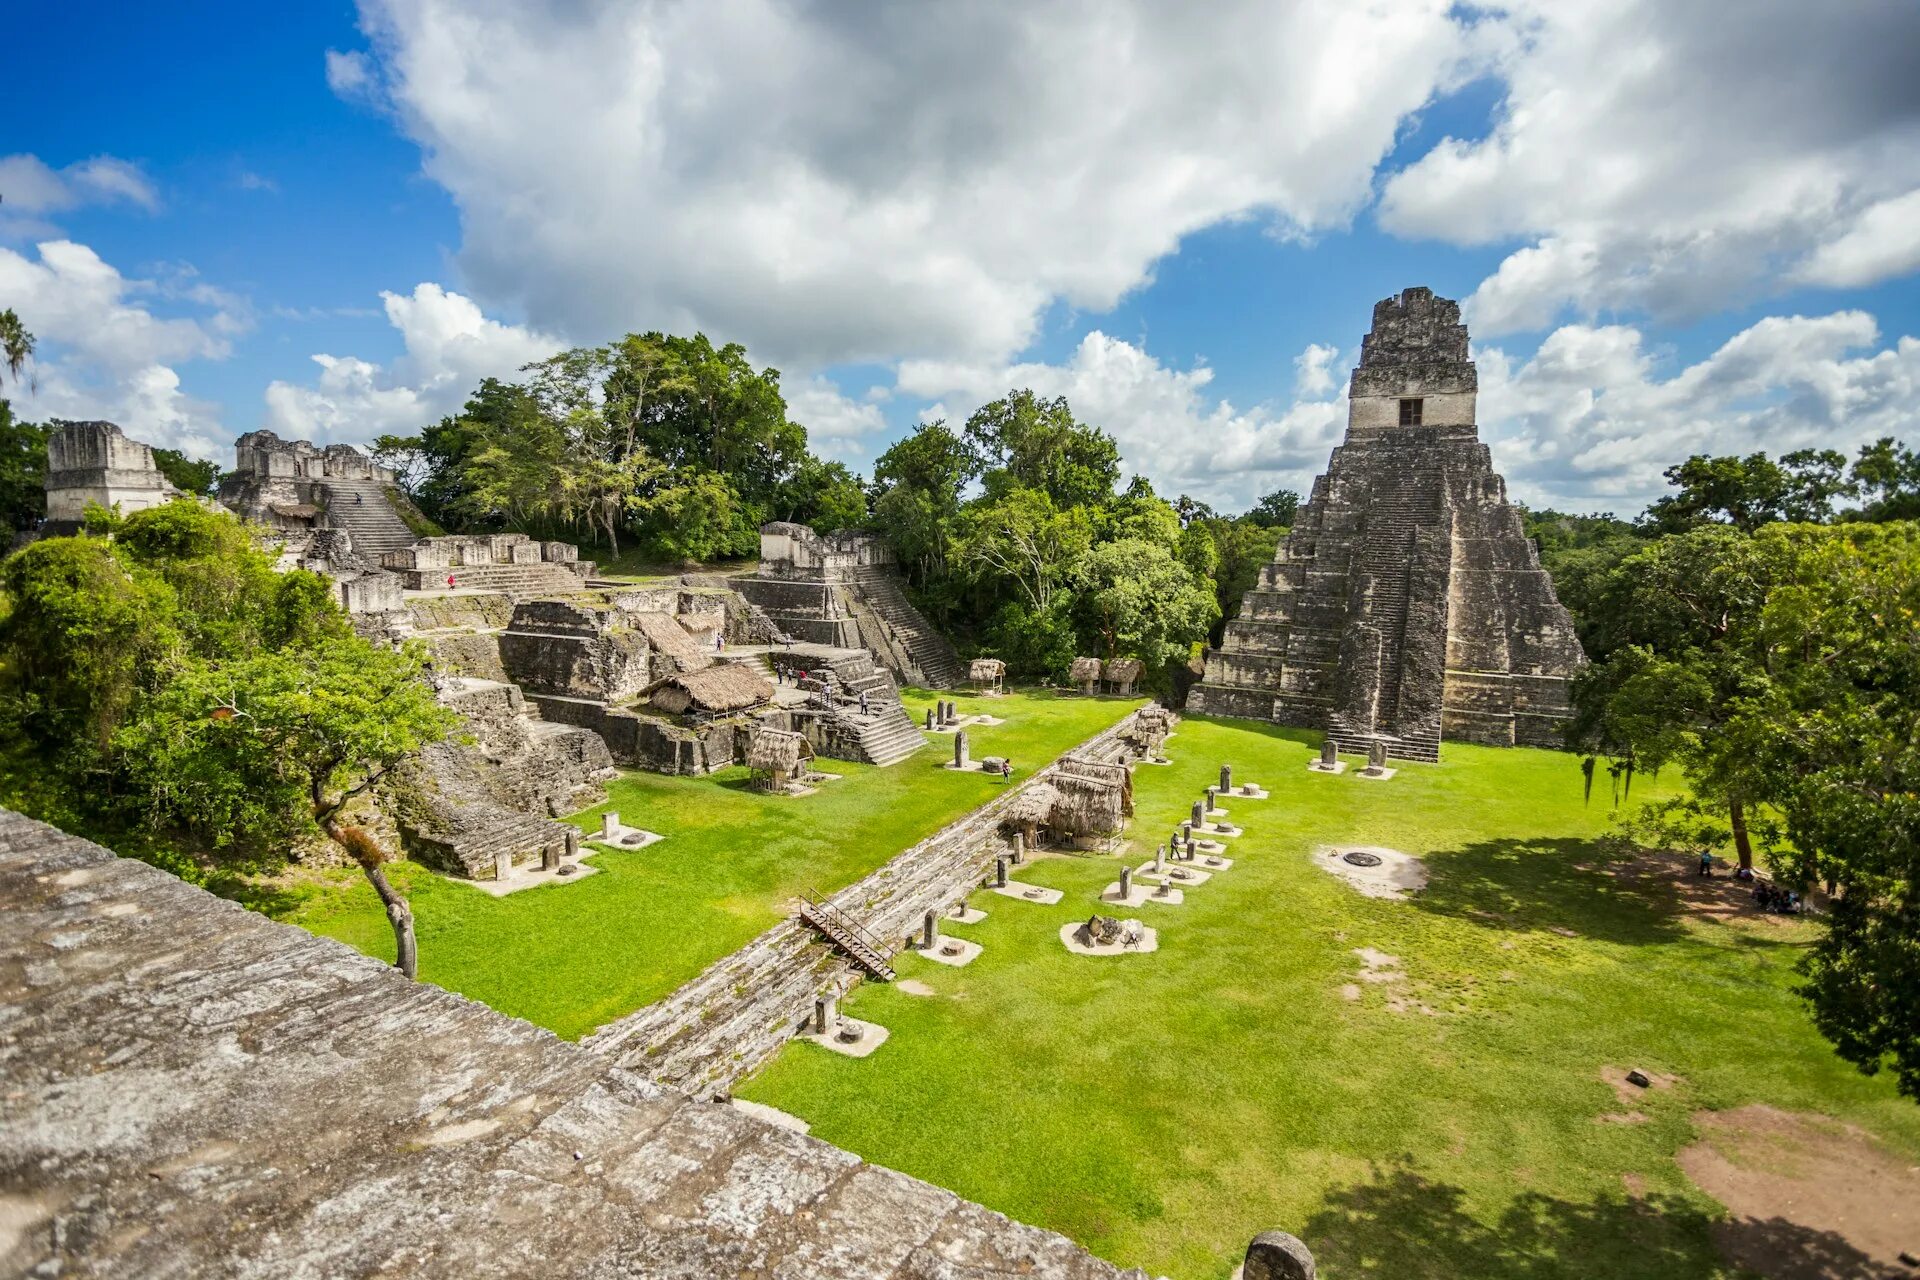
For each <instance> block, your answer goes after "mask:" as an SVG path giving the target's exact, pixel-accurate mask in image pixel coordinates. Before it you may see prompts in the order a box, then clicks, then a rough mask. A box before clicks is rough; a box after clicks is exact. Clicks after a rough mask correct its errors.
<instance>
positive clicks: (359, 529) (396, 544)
mask: <svg viewBox="0 0 1920 1280" xmlns="http://www.w3.org/2000/svg"><path fill="white" fill-rule="evenodd" d="M319 484H320V487H321V489H322V490H324V491H325V492H326V495H327V523H328V525H330V526H331V527H333V528H335V529H344V530H346V531H347V535H348V536H349V537H351V538H352V539H353V549H354V550H355V551H357V552H359V553H360V554H361V555H363V556H368V557H371V558H374V559H378V558H379V557H380V555H381V553H383V552H387V551H399V550H401V549H402V548H405V547H410V546H412V545H413V544H414V543H415V542H418V541H419V539H418V538H417V537H415V536H414V533H413V531H412V530H411V529H409V528H407V524H406V521H404V520H402V519H401V518H400V513H399V512H397V511H395V510H394V509H393V504H392V503H391V502H389V501H387V491H386V488H385V486H383V485H382V484H381V483H380V482H379V481H378V480H348V479H343V478H341V477H338V476H330V477H328V478H327V479H325V480H321V481H320V482H319Z"/></svg>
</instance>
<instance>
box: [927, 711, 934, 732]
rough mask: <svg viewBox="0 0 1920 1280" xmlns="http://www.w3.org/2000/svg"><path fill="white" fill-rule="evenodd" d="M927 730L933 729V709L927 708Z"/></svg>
mask: <svg viewBox="0 0 1920 1280" xmlns="http://www.w3.org/2000/svg"><path fill="white" fill-rule="evenodd" d="M927 728H929V729H931V728H933V708H932V707H928V708H927Z"/></svg>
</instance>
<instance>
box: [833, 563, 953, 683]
mask: <svg viewBox="0 0 1920 1280" xmlns="http://www.w3.org/2000/svg"><path fill="white" fill-rule="evenodd" d="M855 581H856V582H857V584H858V587H859V592H858V594H859V597H860V601H859V602H860V603H861V604H864V605H865V606H866V607H867V608H868V609H870V610H872V611H873V614H874V616H875V617H877V618H878V619H879V620H880V622H881V623H882V624H884V627H885V629H886V631H887V632H888V633H889V635H888V638H889V639H891V640H893V641H894V642H895V643H896V644H897V645H898V647H899V648H900V649H901V650H902V651H903V652H904V654H905V656H906V658H907V660H908V664H909V674H910V675H911V676H912V677H913V678H914V679H915V680H917V681H918V682H919V683H921V684H923V685H924V686H925V687H927V688H929V689H953V688H957V687H958V686H959V685H960V684H962V683H963V682H964V681H965V680H966V676H967V670H966V667H965V666H964V665H963V664H962V663H961V661H960V655H959V654H958V653H956V652H954V648H953V645H952V644H951V643H950V642H949V641H948V640H947V638H946V637H945V636H943V635H941V634H940V633H939V632H938V631H936V630H935V629H934V626H933V624H932V623H931V622H928V621H927V620H926V617H925V616H924V615H922V614H921V612H920V611H919V610H918V609H916V608H914V607H913V602H912V601H910V600H908V599H907V593H906V591H905V589H904V588H902V587H901V585H900V580H899V579H898V578H897V577H895V576H894V575H893V573H892V572H891V571H890V570H887V569H884V568H878V567H873V568H867V569H862V570H861V571H860V573H859V575H858V577H857V578H856V579H855Z"/></svg>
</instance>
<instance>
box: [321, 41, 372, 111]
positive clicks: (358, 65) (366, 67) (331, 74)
mask: <svg viewBox="0 0 1920 1280" xmlns="http://www.w3.org/2000/svg"><path fill="white" fill-rule="evenodd" d="M378 85H379V79H378V77H377V76H376V75H375V72H374V67H373V59H371V58H369V57H368V56H367V55H366V54H365V53H362V52H360V51H359V50H357V49H356V50H348V51H346V52H342V51H341V50H339V49H329V50H327V88H329V89H331V90H333V93H334V96H335V97H337V98H340V99H341V100H342V101H345V102H371V101H373V100H374V99H375V98H376V97H377V95H378Z"/></svg>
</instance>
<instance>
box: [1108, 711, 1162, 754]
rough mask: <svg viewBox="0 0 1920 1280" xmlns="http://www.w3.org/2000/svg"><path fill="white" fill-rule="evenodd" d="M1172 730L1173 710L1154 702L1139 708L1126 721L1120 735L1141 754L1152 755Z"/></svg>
mask: <svg viewBox="0 0 1920 1280" xmlns="http://www.w3.org/2000/svg"><path fill="white" fill-rule="evenodd" d="M1172 732H1173V712H1171V711H1169V710H1168V709H1167V708H1165V707H1163V706H1161V705H1160V704H1159V703H1157V702H1155V703H1152V704H1150V705H1148V706H1144V707H1142V708H1140V710H1139V711H1137V712H1135V713H1134V715H1133V718H1132V719H1131V720H1129V721H1128V722H1127V725H1126V727H1125V728H1124V729H1122V730H1121V731H1120V736H1121V738H1122V739H1124V740H1125V741H1126V743H1127V745H1129V746H1131V747H1132V748H1133V749H1134V750H1135V751H1137V752H1139V753H1140V754H1141V755H1153V754H1155V753H1157V752H1158V751H1159V750H1160V748H1161V746H1163V745H1164V744H1165V743H1166V740H1167V735H1168V734H1170V733H1172Z"/></svg>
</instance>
